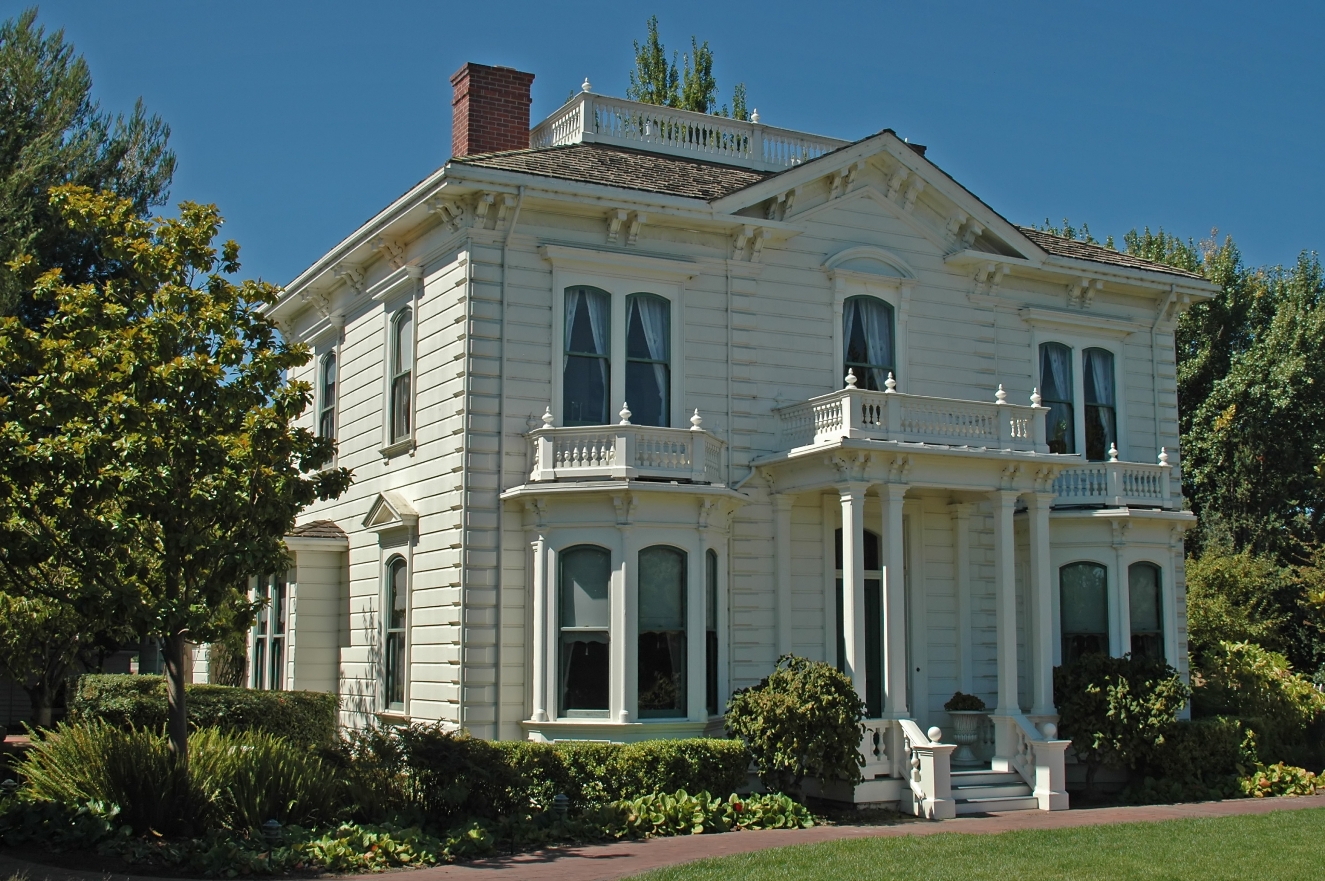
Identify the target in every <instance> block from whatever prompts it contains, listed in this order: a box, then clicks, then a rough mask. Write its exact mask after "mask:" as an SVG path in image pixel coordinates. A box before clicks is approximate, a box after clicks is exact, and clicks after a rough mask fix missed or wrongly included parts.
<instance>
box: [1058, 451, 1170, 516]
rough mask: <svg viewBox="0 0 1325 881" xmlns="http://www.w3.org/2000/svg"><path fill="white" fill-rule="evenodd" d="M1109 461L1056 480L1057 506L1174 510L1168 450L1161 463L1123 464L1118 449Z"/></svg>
mask: <svg viewBox="0 0 1325 881" xmlns="http://www.w3.org/2000/svg"><path fill="white" fill-rule="evenodd" d="M1109 455H1110V458H1109V461H1107V462H1087V463H1086V464H1084V465H1075V466H1073V467H1071V468H1068V469H1067V470H1066V471H1064V472H1063V473H1062V474H1060V475H1058V478H1057V479H1056V480H1054V492H1056V493H1057V494H1058V499H1057V501H1056V502H1055V504H1057V505H1060V506H1061V505H1079V506H1082V507H1087V506H1092V505H1101V506H1108V507H1117V508H1124V507H1133V508H1173V507H1174V502H1173V495H1172V488H1171V485H1170V480H1171V477H1172V471H1173V469H1172V468H1171V467H1170V466H1169V454H1168V451H1167V450H1163V449H1161V450H1160V451H1159V463H1158V464H1156V465H1147V464H1144V463H1141V462H1119V461H1118V450H1117V448H1116V447H1110V449H1109Z"/></svg>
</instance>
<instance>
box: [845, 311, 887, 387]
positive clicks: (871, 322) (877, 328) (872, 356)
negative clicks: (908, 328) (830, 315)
mask: <svg viewBox="0 0 1325 881" xmlns="http://www.w3.org/2000/svg"><path fill="white" fill-rule="evenodd" d="M894 352H895V350H894V348H893V307H892V306H890V305H889V304H887V303H885V302H884V301H883V300H880V299H879V298H877V297H850V298H848V299H847V301H846V303H845V304H844V306H843V310H842V353H843V357H844V360H845V362H846V363H845V364H843V368H842V375H843V376H846V375H847V372H848V371H850V372H852V373H854V374H855V376H856V388H864V389H872V390H874V391H882V390H883V389H884V383H885V382H886V381H887V379H888V374H889V373H892V374H894V377H895V376H896V373H897V364H896V358H895V355H894Z"/></svg>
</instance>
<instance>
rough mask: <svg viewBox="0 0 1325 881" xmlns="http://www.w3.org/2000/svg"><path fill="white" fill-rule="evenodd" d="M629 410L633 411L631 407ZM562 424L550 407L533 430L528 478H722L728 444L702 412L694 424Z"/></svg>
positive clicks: (711, 480)
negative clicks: (704, 421)
mask: <svg viewBox="0 0 1325 881" xmlns="http://www.w3.org/2000/svg"><path fill="white" fill-rule="evenodd" d="M627 413H628V411H627ZM626 418H628V417H625V416H623V418H622V422H621V423H620V424H617V425H590V426H577V427H565V428H558V427H556V426H554V425H553V424H552V423H553V419H552V414H551V411H550V410H549V412H547V413H545V414H544V415H543V427H542V428H538V429H535V430H534V431H531V432H529V434H528V435H527V437H528V438H529V461H530V470H529V480H530V482H533V483H540V482H544V481H551V480H590V479H595V478H598V479H601V478H608V479H623V480H624V479H635V478H656V479H663V480H688V481H690V482H692V483H711V484H721V483H723V477H722V455H723V450H724V449H725V448H726V444H724V443H723V442H722V440H721V439H719V438H718V437H716V436H714V435H712V434H710V433H709V432H708V431H705V430H704V428H703V426H702V424H701V421H700V418H699V413H698V412H696V413H695V415H694V416H692V417H690V421H691V423H692V424H691V427H690V428H659V427H655V426H648V425H631V424H630V423H629V422H627V421H626Z"/></svg>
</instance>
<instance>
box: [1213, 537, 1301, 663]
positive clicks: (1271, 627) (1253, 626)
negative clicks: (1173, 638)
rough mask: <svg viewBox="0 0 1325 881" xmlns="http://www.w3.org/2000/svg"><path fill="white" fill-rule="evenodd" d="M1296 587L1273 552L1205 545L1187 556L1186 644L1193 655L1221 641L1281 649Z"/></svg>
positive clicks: (1286, 632)
mask: <svg viewBox="0 0 1325 881" xmlns="http://www.w3.org/2000/svg"><path fill="white" fill-rule="evenodd" d="M1299 594H1300V589H1299V588H1298V585H1297V584H1296V582H1295V580H1294V578H1293V576H1292V572H1291V571H1290V570H1289V569H1288V568H1286V567H1284V566H1282V565H1280V563H1279V561H1278V560H1276V559H1275V558H1274V557H1272V556H1269V555H1266V554H1254V553H1252V552H1251V551H1245V550H1244V551H1241V552H1238V553H1234V552H1233V551H1232V549H1231V548H1229V547H1228V546H1226V545H1212V546H1207V547H1206V548H1205V549H1204V550H1203V551H1202V552H1201V553H1199V554H1195V555H1193V556H1191V557H1189V558H1188V559H1187V634H1188V637H1187V638H1188V648H1189V650H1190V651H1191V654H1192V655H1193V656H1194V657H1198V658H1199V656H1201V655H1203V654H1204V653H1206V652H1208V651H1215V650H1218V648H1219V646H1220V644H1221V643H1223V642H1254V643H1257V644H1259V645H1262V646H1266V647H1268V648H1283V647H1284V646H1286V645H1287V644H1288V642H1289V632H1290V630H1291V627H1292V621H1293V615H1292V611H1291V610H1292V608H1293V602H1294V599H1295V598H1296V596H1297V595H1299Z"/></svg>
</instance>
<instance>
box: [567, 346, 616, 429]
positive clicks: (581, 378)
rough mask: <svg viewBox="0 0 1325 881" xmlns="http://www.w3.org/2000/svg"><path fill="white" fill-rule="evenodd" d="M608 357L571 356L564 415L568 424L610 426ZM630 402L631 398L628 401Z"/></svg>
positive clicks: (569, 357)
mask: <svg viewBox="0 0 1325 881" xmlns="http://www.w3.org/2000/svg"><path fill="white" fill-rule="evenodd" d="M607 385H608V363H607V359H606V358H597V357H585V356H582V355H567V356H566V369H565V371H564V374H563V382H562V413H563V414H564V421H565V423H566V424H567V425H606V424H607V423H608V422H609V421H611V420H609V419H608V415H607ZM627 400H629V398H627Z"/></svg>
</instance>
